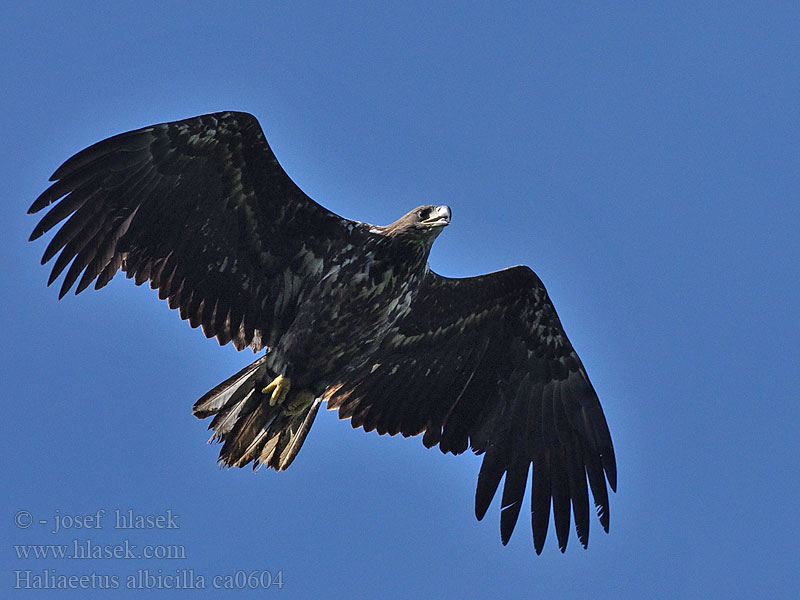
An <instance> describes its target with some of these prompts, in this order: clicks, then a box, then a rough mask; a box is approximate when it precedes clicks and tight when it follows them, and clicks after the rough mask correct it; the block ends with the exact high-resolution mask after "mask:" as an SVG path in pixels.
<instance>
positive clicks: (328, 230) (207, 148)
mask: <svg viewBox="0 0 800 600" xmlns="http://www.w3.org/2000/svg"><path fill="white" fill-rule="evenodd" d="M51 179H52V180H54V181H55V183H53V185H52V186H50V188H48V189H47V190H46V191H45V192H44V193H43V194H42V195H41V196H40V197H39V198H37V200H36V201H35V202H34V203H33V205H32V206H31V208H30V210H29V212H31V213H35V212H38V211H40V210H42V209H43V208H45V207H46V206H48V205H51V204H54V206H53V207H52V208H51V209H50V211H49V212H48V213H47V214H46V215H45V216H44V217H43V218H42V219H41V221H40V222H39V224H38V225H37V226H36V228H35V229H34V231H33V233H32V234H31V240H33V239H36V238H38V237H40V236H41V235H42V234H44V233H46V232H47V231H49V230H50V229H52V228H53V227H54V226H56V225H57V224H59V223H61V222H62V221H64V220H65V219H66V222H65V223H64V224H63V225H62V226H61V228H60V229H59V230H58V231H57V232H56V234H55V235H54V236H53V238H52V240H51V241H50V243H49V245H48V246H47V248H46V250H45V252H44V256H43V259H42V262H43V263H45V262H47V261H48V260H50V259H52V258H54V257H56V255H57V257H56V261H55V264H54V266H53V269H52V272H51V276H50V279H49V281H48V284H49V283H52V282H53V281H54V280H55V279H56V278H57V277H58V276H59V275H60V274H61V273H63V272H64V271H66V275H65V277H64V281H63V283H62V286H61V291H60V294H59V297H61V296H63V295H64V294H65V293H66V292H67V291H68V290H69V289H70V288H71V287H72V286H73V285H75V284H76V283H77V285H76V293H78V292H80V291H82V290H83V289H85V288H86V287H88V286H89V285H91V284H93V283H94V285H95V288H100V287H103V286H104V285H105V284H106V283H108V281H109V280H110V279H111V278H112V277H113V275H114V274H115V273H116V272H117V271H118V270H119V269H122V270H123V271H125V273H126V275H127V276H128V277H132V278H133V279H134V281H135V283H136V284H137V285H138V284H141V283H144V282H145V281H148V280H149V281H150V286H151V287H152V288H155V289H158V293H159V297H160V298H164V299H167V300H168V302H169V306H170V307H171V308H177V309H178V310H179V311H180V316H181V318H183V319H188V320H189V323H190V324H191V325H192V326H193V327H197V326H200V327H202V330H203V332H204V333H205V334H206V336H208V337H216V338H217V339H218V341H219V343H220V344H227V343H228V342H232V343H233V344H234V345H235V346H236V348H237V349H243V348H245V347H250V348H252V349H253V350H254V351H259V350H262V349H264V348H266V349H267V353H266V354H265V355H263V356H262V357H260V358H259V359H258V360H256V361H255V362H254V363H253V364H252V365H250V366H248V367H246V368H245V369H243V370H242V371H241V372H239V373H237V374H236V375H234V376H233V377H231V378H230V379H228V380H227V381H225V382H223V383H221V384H220V385H219V386H217V387H216V388H214V389H213V390H211V391H210V392H208V393H207V394H206V395H204V396H203V397H202V398H200V400H198V401H197V403H196V404H195V408H194V410H195V414H196V415H197V416H198V417H201V418H205V417H208V416H213V417H214V418H213V420H212V422H211V425H210V427H211V428H212V429H214V438H215V439H218V440H220V441H222V442H223V446H222V450H221V452H220V460H221V461H222V462H223V463H224V464H226V465H231V466H244V465H245V464H249V463H252V464H253V465H254V466H255V465H257V464H266V465H267V466H269V467H272V468H275V469H276V470H282V469H285V468H287V467H288V466H289V465H290V464H291V462H292V460H294V458H295V456H296V455H297V452H298V451H299V449H300V447H301V446H302V443H303V441H304V439H305V436H306V435H307V434H308V431H309V429H310V427H311V425H312V424H313V421H314V417H315V415H316V413H317V410H318V409H319V406H320V403H321V402H323V401H327V402H328V408H330V409H338V411H339V416H340V417H341V418H349V419H350V420H351V423H352V425H353V427H363V428H364V429H365V430H366V431H372V430H376V431H378V433H381V434H384V433H388V434H390V435H395V434H397V433H401V434H402V435H404V436H412V435H417V434H420V433H424V435H423V438H422V441H423V443H424V444H425V446H427V447H432V446H435V445H438V446H439V448H440V450H441V451H442V452H452V453H454V454H459V453H461V452H464V451H465V450H466V449H467V448H471V449H472V450H473V451H475V452H476V453H483V454H484V458H483V464H482V467H481V470H480V474H479V477H478V485H477V490H476V496H475V513H476V515H477V517H478V519H482V518H483V516H484V514H485V513H486V511H487V509H488V507H489V504H490V503H491V500H492V498H493V497H494V495H495V492H496V490H497V488H498V486H499V484H500V480H501V479H502V478H503V476H505V484H504V487H503V493H502V501H501V508H502V511H501V520H500V529H501V538H502V541H503V543H506V542H507V541H508V539H509V537H510V536H511V533H512V531H513V529H514V526H515V524H516V521H517V518H518V516H519V512H520V508H521V506H522V499H523V496H524V494H525V487H526V485H527V483H528V479H529V474H530V479H531V511H532V517H531V518H532V528H533V538H534V547H535V549H536V552H537V553H538V552H541V550H542V546H543V544H544V541H545V536H546V533H547V528H548V523H549V520H550V513H551V507H552V514H553V517H554V521H555V529H556V535H557V538H558V543H559V547H560V548H561V549H562V551H563V550H564V549H565V548H566V545H567V539H568V532H569V525H570V514H572V515H573V516H574V520H575V527H576V530H577V534H578V538H579V539H580V541H581V543H582V544H583V545H584V546H586V544H587V541H588V534H589V512H590V511H589V489H591V494H592V496H593V498H594V503H595V506H596V507H597V510H598V514H599V517H600V522H601V524H602V526H603V528H604V529H605V530H606V531H607V530H608V521H609V513H608V493H607V488H606V482H608V484H610V486H611V488H612V489H614V488H615V486H616V466H615V460H614V451H613V447H612V443H611V437H610V435H609V431H608V427H607V425H606V421H605V417H604V415H603V411H602V408H601V407H600V403H599V401H598V399H597V395H596V394H595V392H594V389H593V388H592V385H591V383H590V382H589V379H588V377H587V375H586V372H585V370H584V368H583V366H582V365H581V362H580V359H579V358H578V356H577V354H576V353H575V351H574V349H573V348H572V346H571V344H570V343H569V340H568V339H567V336H566V334H565V333H564V330H563V328H562V326H561V323H560V321H559V319H558V316H557V315H556V312H555V309H554V308H553V305H552V303H551V302H550V299H549V298H548V296H547V292H546V290H545V288H544V286H543V285H542V283H541V281H540V280H539V278H538V277H537V276H536V275H535V274H534V273H533V271H531V270H530V269H529V268H527V267H521V266H520V267H512V268H509V269H505V270H503V271H498V272H496V273H490V274H487V275H480V276H477V277H471V278H466V279H450V278H445V277H441V276H440V275H437V274H436V273H434V272H433V271H431V270H430V268H429V267H428V263H427V259H428V254H429V252H430V249H431V246H432V244H433V241H434V240H435V238H436V236H437V235H438V234H439V233H440V232H441V231H442V229H443V228H444V226H446V225H447V224H448V223H449V222H450V209H449V208H448V207H445V206H421V207H418V208H416V209H414V210H412V211H410V212H409V213H407V214H406V215H405V216H404V217H402V218H401V219H399V220H398V221H396V222H395V223H393V224H391V225H388V226H385V227H378V226H373V225H369V224H366V223H360V222H357V221H351V220H347V219H344V218H341V217H339V216H337V215H335V214H333V213H331V212H330V211H328V210H326V209H324V208H323V207H321V206H320V205H319V204H317V203H315V202H314V201H313V200H311V199H310V198H308V197H307V196H306V195H305V194H304V193H303V192H302V191H301V190H300V189H299V188H298V187H297V186H296V185H295V184H294V183H293V182H292V181H291V180H290V179H289V177H288V176H287V175H286V173H285V172H284V171H283V170H282V169H281V167H280V165H279V164H278V162H277V160H276V159H275V156H274V155H273V154H272V151H271V150H270V148H269V146H268V144H267V142H266V140H265V138H264V135H263V133H262V131H261V128H260V127H259V125H258V122H257V121H256V120H255V118H254V117H252V116H251V115H248V114H244V113H232V112H227V113H216V114H211V115H204V116H201V117H195V118H192V119H186V120H184V121H177V122H173V123H165V124H161V125H154V126H151V127H145V128H143V129H139V130H136V131H132V132H129V133H125V134H121V135H117V136H114V137H112V138H109V139H107V140H104V141H102V142H98V143H97V144H95V145H93V146H91V147H89V148H87V149H86V150H83V151H82V152H79V153H78V154H76V155H75V156H73V157H72V158H70V159H69V160H68V161H67V162H65V163H64V164H63V165H62V166H61V167H60V168H59V169H58V170H57V171H56V172H55V173H54V174H53V177H52V178H51ZM531 465H532V466H531ZM587 480H588V486H587ZM570 507H571V508H570Z"/></svg>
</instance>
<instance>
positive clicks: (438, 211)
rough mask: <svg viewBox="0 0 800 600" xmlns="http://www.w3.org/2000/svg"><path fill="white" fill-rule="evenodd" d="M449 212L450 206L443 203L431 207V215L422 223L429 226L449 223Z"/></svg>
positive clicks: (440, 225) (443, 225) (442, 225)
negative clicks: (433, 207)
mask: <svg viewBox="0 0 800 600" xmlns="http://www.w3.org/2000/svg"><path fill="white" fill-rule="evenodd" d="M450 214H451V213H450V207H449V206H447V205H445V204H443V205H442V206H437V207H436V208H435V209H433V210H432V211H431V215H430V216H429V217H428V218H427V219H425V220H424V221H422V223H423V225H428V226H430V227H445V226H447V225H450Z"/></svg>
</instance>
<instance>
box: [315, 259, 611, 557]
mask: <svg viewBox="0 0 800 600" xmlns="http://www.w3.org/2000/svg"><path fill="white" fill-rule="evenodd" d="M326 396H327V398H328V400H329V408H338V409H339V416H340V417H342V418H348V417H349V418H350V419H351V422H352V425H353V427H363V428H364V429H365V430H367V431H372V430H377V431H378V433H380V434H384V433H389V434H390V435H394V434H396V433H402V434H403V435H404V436H411V435H416V434H418V433H422V432H423V431H424V432H425V435H424V437H423V443H424V444H425V445H426V446H427V447H431V446H434V445H436V444H439V448H440V449H441V450H442V452H452V453H454V454H458V453H460V452H463V451H464V450H466V449H467V447H468V446H471V447H472V449H473V450H474V451H475V452H476V453H484V452H485V456H484V459H483V465H482V466H481V470H480V475H479V477H478V486H477V490H476V494H475V513H476V515H477V517H478V519H482V518H483V516H484V514H485V513H486V510H487V509H488V507H489V504H490V503H491V500H492V498H493V497H494V494H495V491H496V490H497V488H498V485H499V483H500V479H501V478H502V477H503V474H505V486H504V489H503V498H502V507H501V508H502V515H501V520H500V532H501V537H502V541H503V543H504V544H505V543H506V542H508V539H509V538H510V536H511V532H512V531H513V529H514V525H515V524H516V521H517V517H518V515H519V510H520V506H521V504H522V499H523V496H524V494H525V486H526V483H527V479H528V472H529V470H530V466H531V463H533V479H532V484H531V511H532V527H533V541H534V546H535V549H536V552H537V553H539V552H541V550H542V547H543V545H544V541H545V536H546V534H547V528H548V523H549V520H550V507H551V499H552V508H553V516H554V520H555V527H556V534H557V536H558V543H559V547H560V548H561V550H562V551H564V550H565V549H566V545H567V538H568V533H569V523H570V503H571V504H572V513H573V514H574V519H575V526H576V529H577V533H578V538H579V539H580V541H581V543H582V544H583V546H584V547H585V546H586V544H587V542H588V536H589V496H588V490H587V484H586V481H587V477H588V481H589V486H590V487H591V490H592V495H593V496H594V503H595V506H596V508H597V511H598V515H599V517H600V523H601V524H602V526H603V528H604V529H605V530H606V531H608V521H609V512H608V492H607V489H606V478H607V479H608V482H609V484H610V486H611V488H612V489H615V488H616V465H615V459H614V449H613V447H612V444H611V437H610V435H609V432H608V426H607V425H606V420H605V416H604V415H603V410H602V408H601V407H600V403H599V401H598V399H597V395H596V394H595V391H594V389H593V388H592V385H591V383H589V379H588V377H587V376H586V371H585V370H584V368H583V365H582V364H581V361H580V359H579V358H578V355H577V354H576V353H575V350H574V349H573V348H572V345H571V344H570V342H569V340H568V339H567V336H566V334H565V333H564V329H563V328H562V326H561V322H560V321H559V319H558V316H557V315H556V312H555V309H554V308H553V305H552V303H551V302H550V299H549V298H548V296H547V292H546V290H545V288H544V286H543V285H542V282H541V281H540V280H539V278H538V277H537V276H536V274H535V273H534V272H533V271H531V270H530V269H529V268H527V267H512V268H509V269H505V270H503V271H498V272H495V273H490V274H488V275H481V276H478V277H471V278H467V279H449V278H444V277H441V276H439V275H436V274H435V273H433V272H432V271H431V272H429V274H428V276H427V277H426V281H425V282H424V284H423V287H422V288H421V290H420V292H419V295H418V296H417V298H416V299H415V300H414V302H413V303H412V305H411V310H410V312H409V314H408V315H407V316H406V317H404V318H403V319H402V320H401V321H400V322H399V323H397V325H396V326H395V327H394V329H393V330H392V331H391V332H390V333H389V335H388V336H387V337H386V338H385V340H384V342H383V344H382V346H381V348H380V350H379V351H378V352H377V353H376V354H375V355H374V357H373V359H372V360H369V362H367V363H365V364H363V365H359V366H358V367H356V368H354V369H353V370H352V371H351V372H350V373H347V374H345V376H343V377H342V380H341V381H340V382H339V383H337V384H336V385H334V386H331V388H329V390H328V392H327V394H326ZM604 472H605V476H604Z"/></svg>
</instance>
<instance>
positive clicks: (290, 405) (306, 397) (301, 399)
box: [285, 390, 316, 415]
mask: <svg viewBox="0 0 800 600" xmlns="http://www.w3.org/2000/svg"><path fill="white" fill-rule="evenodd" d="M315 399H316V397H315V396H314V394H313V393H312V392H310V391H309V390H303V391H301V392H297V393H296V394H295V395H294V396H293V397H292V399H291V400H289V401H288V402H287V403H286V408H285V412H286V413H287V414H290V415H297V414H300V413H302V412H305V411H306V410H308V407H309V406H311V405H312V404H313V403H314V400H315Z"/></svg>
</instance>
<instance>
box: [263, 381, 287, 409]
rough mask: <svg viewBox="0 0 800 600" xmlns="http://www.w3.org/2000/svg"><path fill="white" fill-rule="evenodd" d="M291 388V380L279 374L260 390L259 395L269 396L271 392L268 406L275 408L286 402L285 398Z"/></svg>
mask: <svg viewBox="0 0 800 600" xmlns="http://www.w3.org/2000/svg"><path fill="white" fill-rule="evenodd" d="M291 387H292V380H291V379H289V378H288V377H286V376H285V375H282V374H281V375H278V376H277V377H276V378H275V379H273V380H272V381H270V382H269V383H268V384H267V386H266V387H265V388H263V389H262V390H261V393H262V394H270V392H272V393H271V394H270V397H269V405H270V406H275V405H276V404H281V403H282V402H283V401H284V400H286V396H287V395H288V394H289V390H290V389H291Z"/></svg>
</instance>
